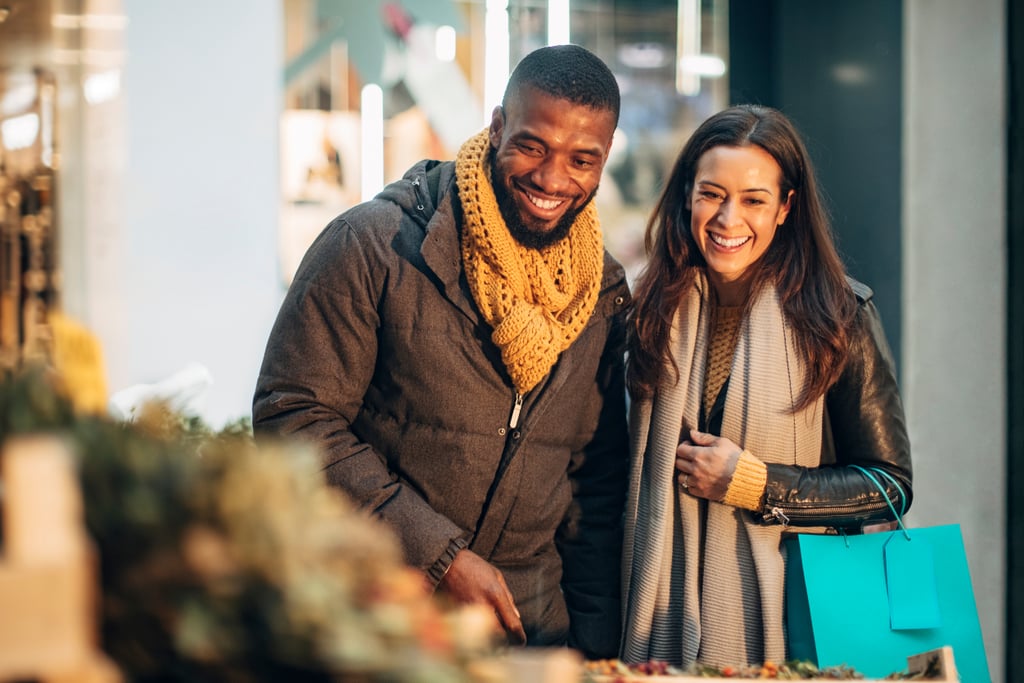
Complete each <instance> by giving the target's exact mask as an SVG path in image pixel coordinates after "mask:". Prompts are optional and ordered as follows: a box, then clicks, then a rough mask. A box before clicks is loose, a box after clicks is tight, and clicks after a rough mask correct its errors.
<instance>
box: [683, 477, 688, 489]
mask: <svg viewBox="0 0 1024 683" xmlns="http://www.w3.org/2000/svg"><path fill="white" fill-rule="evenodd" d="M683 488H684V489H688V488H690V475H689V474H684V475H683Z"/></svg>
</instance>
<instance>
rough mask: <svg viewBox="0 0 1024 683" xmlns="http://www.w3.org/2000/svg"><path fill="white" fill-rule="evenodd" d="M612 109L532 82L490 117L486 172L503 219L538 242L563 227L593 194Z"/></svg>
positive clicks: (518, 234)
mask: <svg viewBox="0 0 1024 683" xmlns="http://www.w3.org/2000/svg"><path fill="white" fill-rule="evenodd" d="M614 133H615V115H614V113H613V112H611V111H608V110H601V109H594V108H592V107H587V106H584V105H579V104H573V103H572V102H569V101H567V100H563V99H559V98H557V97H554V96H552V95H549V94H547V93H545V92H543V91H540V90H537V89H536V88H532V87H524V88H522V89H520V90H519V92H518V94H517V96H515V97H513V98H511V99H510V102H509V105H508V107H507V108H504V109H503V108H501V107H497V108H495V110H494V115H493V117H492V118H491V129H490V138H491V148H492V154H493V157H492V167H491V179H492V183H493V185H494V194H495V196H496V197H497V199H498V206H499V207H500V209H501V213H502V217H503V218H504V219H505V223H506V225H507V226H508V228H509V231H510V232H511V233H512V236H513V237H515V239H516V240H517V241H519V242H520V243H521V244H523V245H525V246H528V247H532V248H535V249H540V248H543V247H545V246H548V245H550V244H553V243H555V242H557V241H559V240H561V239H562V238H564V237H565V235H566V234H567V233H568V232H569V228H570V227H571V226H572V223H573V221H574V220H575V218H576V216H577V214H578V213H579V212H580V211H581V210H582V209H583V208H584V207H585V206H586V205H587V203H588V202H589V201H590V200H591V199H593V197H594V194H595V193H596V192H597V187H598V184H599V183H600V181H601V171H602V170H603V169H604V164H605V162H606V161H607V160H608V151H609V149H611V144H612V136H613V135H614Z"/></svg>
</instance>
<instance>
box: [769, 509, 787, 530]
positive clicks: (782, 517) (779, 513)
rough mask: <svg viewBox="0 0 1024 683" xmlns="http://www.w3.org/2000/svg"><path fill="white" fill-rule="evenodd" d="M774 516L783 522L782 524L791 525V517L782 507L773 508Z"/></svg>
mask: <svg viewBox="0 0 1024 683" xmlns="http://www.w3.org/2000/svg"><path fill="white" fill-rule="evenodd" d="M772 517H774V518H775V519H776V520H778V521H779V522H781V523H782V526H789V517H787V516H786V513H785V512H783V511H782V508H777V507H775V508H772Z"/></svg>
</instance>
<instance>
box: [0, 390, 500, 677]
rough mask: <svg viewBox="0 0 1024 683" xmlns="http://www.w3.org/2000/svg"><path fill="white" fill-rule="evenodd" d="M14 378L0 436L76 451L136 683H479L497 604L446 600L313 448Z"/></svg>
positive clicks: (114, 637)
mask: <svg viewBox="0 0 1024 683" xmlns="http://www.w3.org/2000/svg"><path fill="white" fill-rule="evenodd" d="M2 379H3V382H2V385H0V445H2V443H3V441H4V440H5V438H6V437H7V436H9V435H13V434H17V433H28V432H47V433H56V434H59V435H62V436H63V437H64V438H66V439H67V441H68V443H69V445H70V447H71V450H72V452H73V453H75V454H76V457H77V463H76V464H77V468H78V473H79V477H80V482H81V486H82V492H83V497H84V501H85V516H86V520H85V521H86V526H87V529H88V532H89V534H90V535H91V537H92V538H93V539H94V541H95V543H96V546H97V548H98V551H99V558H100V573H101V581H102V595H101V611H102V642H103V648H104V650H105V651H106V652H107V653H108V654H109V656H110V657H111V658H112V659H113V660H114V661H115V662H116V663H117V665H118V666H119V667H121V669H122V671H123V672H124V674H125V677H126V679H127V680H134V681H155V680H161V681H163V680H181V681H186V680H187V681H229V682H232V681H238V682H244V681H270V680H273V681H335V680H344V681H389V682H391V681H393V682H395V683H401V682H406V681H408V682H410V683H414V682H415V683H419V682H422V683H432V682H434V681H437V682H447V681H453V682H454V681H469V680H472V677H471V676H470V673H469V671H470V668H469V667H468V665H467V663H468V662H469V661H470V660H472V659H473V658H474V657H476V656H479V655H481V654H486V653H487V651H488V650H489V648H490V647H491V645H492V644H493V640H492V638H493V636H494V635H495V633H496V632H495V631H494V628H495V624H494V622H493V618H492V615H489V614H488V615H479V614H471V613H470V612H465V611H463V612H458V613H456V612H448V611H446V610H444V609H442V608H441V606H440V605H439V604H438V603H436V602H435V601H434V600H433V599H432V597H431V595H430V594H429V592H428V590H427V587H426V584H425V582H424V580H423V577H422V576H421V575H420V574H419V573H418V572H416V571H414V570H412V569H409V568H408V567H406V566H405V565H404V564H403V563H402V561H401V554H400V550H399V546H398V544H397V541H396V539H395V538H394V537H393V535H392V534H391V533H390V530H389V529H387V528H386V527H384V526H383V525H382V524H381V523H379V522H377V521H376V520H373V519H371V518H370V517H368V516H367V515H365V514H364V513H362V512H360V511H357V510H356V509H354V508H353V507H352V506H351V505H350V504H349V503H348V501H347V500H346V499H345V498H344V497H343V496H342V495H341V494H340V493H339V492H337V491H336V490H334V489H331V488H329V487H327V486H326V485H325V484H324V483H323V477H322V475H321V473H320V472H319V466H318V458H317V457H316V454H315V453H314V452H312V451H311V450H309V449H307V448H304V447H302V446H299V445H297V444H294V443H283V442H282V443H278V444H276V445H269V446H267V445H261V446H259V447H258V446H257V445H256V443H255V442H254V440H253V438H252V434H251V429H250V428H249V425H248V423H247V422H245V421H239V422H238V423H236V424H233V425H229V426H228V427H225V428H224V429H222V430H220V431H216V432H214V431H211V430H210V429H208V428H207V427H206V426H205V425H203V424H202V423H201V422H200V421H198V420H197V419H195V418H183V417H182V416H178V415H174V414H173V413H170V412H169V411H167V410H166V409H164V408H163V407H161V406H159V405H153V406H150V407H149V408H147V409H146V410H145V411H143V413H142V414H141V415H140V416H139V417H138V418H137V419H136V420H135V422H133V423H119V422H115V421H113V420H112V419H110V418H107V417H105V416H100V415H86V414H80V413H76V412H75V411H74V410H73V409H72V406H71V404H70V402H69V401H68V400H67V399H66V398H65V397H63V396H62V395H61V393H60V392H59V391H58V390H57V389H56V388H55V386H54V385H53V384H52V383H51V380H50V379H49V378H48V377H47V376H46V375H45V373H43V372H41V371H36V370H29V371H23V372H19V373H16V374H15V373H7V374H5V375H4V376H3V378H2ZM40 495H45V492H40ZM0 543H2V541H0ZM468 624H471V626H468V627H467V625H468Z"/></svg>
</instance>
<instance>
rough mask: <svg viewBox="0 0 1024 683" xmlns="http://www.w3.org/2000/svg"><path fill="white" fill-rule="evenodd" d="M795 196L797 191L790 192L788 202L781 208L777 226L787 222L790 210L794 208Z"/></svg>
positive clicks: (776, 222) (787, 197)
mask: <svg viewBox="0 0 1024 683" xmlns="http://www.w3.org/2000/svg"><path fill="white" fill-rule="evenodd" d="M795 195H796V190H790V191H789V194H787V195H786V201H785V202H783V204H782V206H781V207H779V217H778V219H777V220H776V221H775V225H782V224H783V223H785V222H786V218H787V217H788V216H789V209H790V208H791V207H792V206H793V197H794V196H795Z"/></svg>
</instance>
